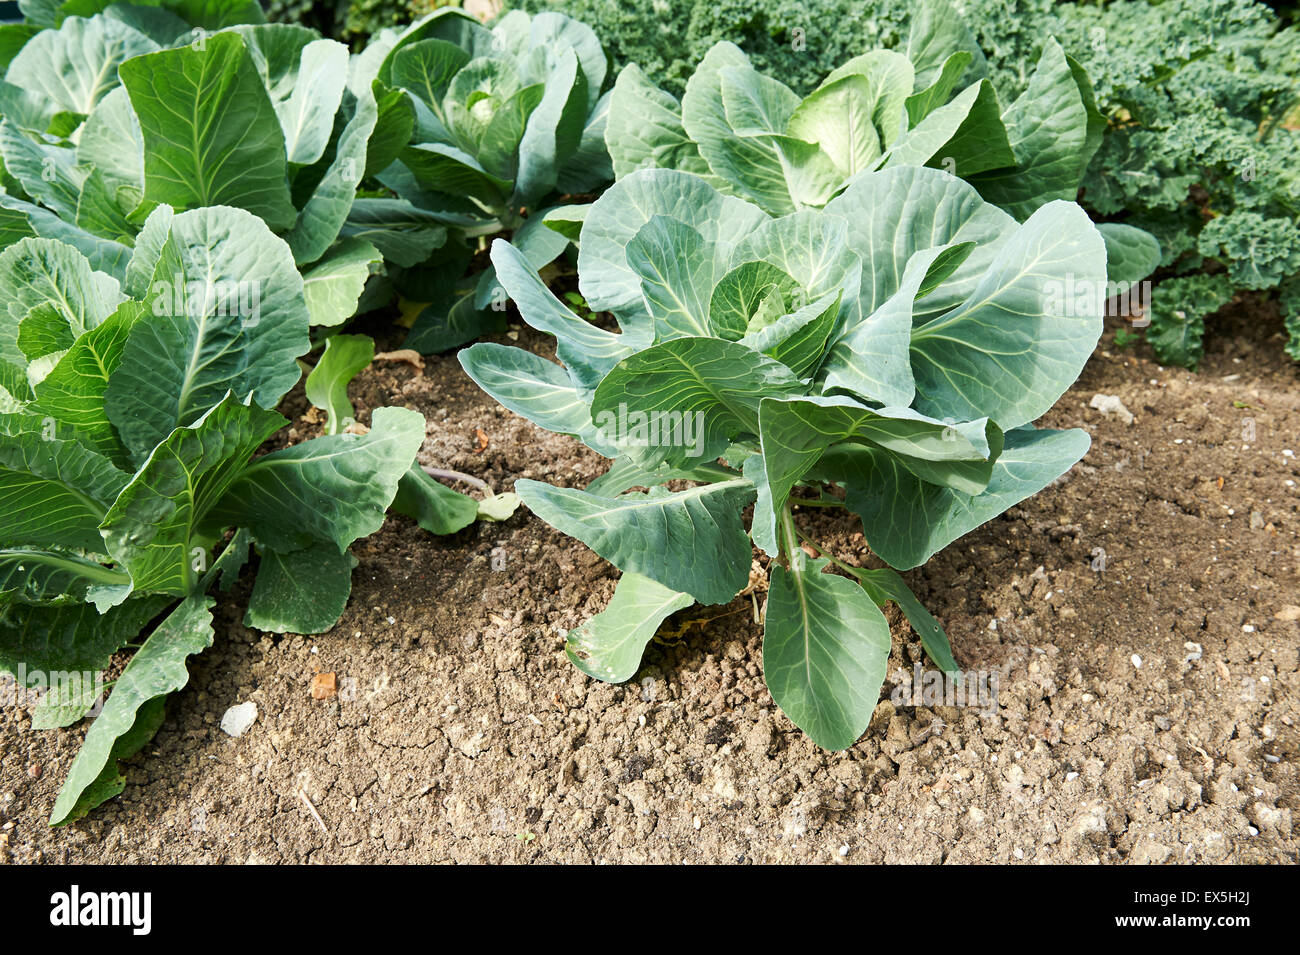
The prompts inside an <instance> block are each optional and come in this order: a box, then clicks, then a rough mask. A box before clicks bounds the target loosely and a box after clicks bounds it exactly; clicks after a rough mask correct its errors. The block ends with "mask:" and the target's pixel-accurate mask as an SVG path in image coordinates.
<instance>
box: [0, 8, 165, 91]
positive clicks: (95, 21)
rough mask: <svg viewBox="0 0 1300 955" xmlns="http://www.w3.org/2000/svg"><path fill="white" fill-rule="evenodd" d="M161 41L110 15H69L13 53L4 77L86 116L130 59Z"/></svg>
mask: <svg viewBox="0 0 1300 955" xmlns="http://www.w3.org/2000/svg"><path fill="white" fill-rule="evenodd" d="M157 49H158V45H157V44H156V43H154V42H153V41H152V40H150V39H149V38H148V37H146V36H144V35H143V34H141V33H139V32H137V31H136V30H133V29H132V28H131V27H129V26H127V25H126V24H125V23H121V22H119V21H117V20H112V19H109V18H108V17H94V18H92V19H89V20H84V19H82V18H81V17H76V16H73V17H68V18H67V19H66V20H64V21H63V22H62V24H61V25H60V26H59V28H58V29H57V30H43V31H41V32H40V33H38V34H37V35H36V36H34V37H32V38H31V39H30V40H29V41H28V42H27V44H26V45H25V46H24V47H23V48H22V50H21V51H19V53H18V55H17V56H15V57H14V59H13V62H12V63H10V64H9V70H8V72H7V73H6V74H5V81H6V82H9V83H13V84H14V85H16V86H19V87H21V88H23V89H27V90H31V91H32V92H34V93H37V94H40V95H42V96H44V97H46V98H48V99H49V101H50V102H51V103H52V104H53V105H54V106H55V108H56V109H57V110H59V111H62V112H67V113H80V114H82V115H85V114H87V113H89V112H90V111H91V110H92V109H94V108H95V105H96V104H97V103H99V101H100V100H102V99H103V98H104V97H105V96H106V95H107V94H108V92H109V90H111V89H113V87H115V86H116V85H117V70H118V67H119V66H121V65H122V64H123V63H124V62H125V61H126V60H128V59H130V58H131V57H133V56H138V55H140V54H142V53H152V52H153V51H155V50H157Z"/></svg>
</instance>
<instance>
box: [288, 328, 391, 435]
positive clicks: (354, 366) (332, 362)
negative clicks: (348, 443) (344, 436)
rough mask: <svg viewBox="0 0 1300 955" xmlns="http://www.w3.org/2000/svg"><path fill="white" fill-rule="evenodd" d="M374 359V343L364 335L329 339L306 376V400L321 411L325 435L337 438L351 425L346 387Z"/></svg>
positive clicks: (350, 412) (350, 403) (350, 405)
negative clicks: (324, 421)
mask: <svg viewBox="0 0 1300 955" xmlns="http://www.w3.org/2000/svg"><path fill="white" fill-rule="evenodd" d="M374 357H375V343H374V340H373V339H371V338H370V337H369V336H367V335H331V336H330V337H329V338H327V339H325V351H324V352H322V353H321V356H320V361H318V362H317V363H316V367H315V368H313V369H312V370H311V373H310V374H309V375H308V376H307V381H306V383H305V389H306V394H307V400H308V401H310V402H311V403H312V404H313V405H315V406H316V407H317V408H324V409H325V413H326V415H327V416H328V417H327V420H326V424H325V433H326V434H338V433H339V432H340V431H342V430H343V429H345V428H346V427H347V426H348V425H349V424H351V423H352V421H353V418H352V402H350V401H349V400H348V384H349V383H350V382H351V381H352V379H353V378H355V377H356V376H357V374H358V373H359V372H360V371H361V370H362V369H363V368H365V367H366V366H367V365H369V364H370V361H371V359H373V358H374Z"/></svg>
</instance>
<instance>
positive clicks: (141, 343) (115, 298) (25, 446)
mask: <svg viewBox="0 0 1300 955" xmlns="http://www.w3.org/2000/svg"><path fill="white" fill-rule="evenodd" d="M0 302H3V305H2V306H0V383H2V384H3V389H4V390H3V392H0V399H3V400H2V402H0V408H2V410H0V497H3V499H4V501H5V504H6V506H5V507H4V509H3V513H0V672H4V673H9V674H11V675H13V676H14V677H15V678H16V679H17V680H18V682H19V685H20V688H21V689H22V690H24V691H28V690H43V691H45V692H44V695H43V696H42V697H41V698H40V700H39V703H38V704H37V706H36V707H35V709H34V711H33V725H34V726H35V727H37V728H52V727H59V726H68V725H71V724H72V723H75V722H77V721H79V720H80V719H82V718H83V717H84V716H85V715H87V713H89V712H92V710H93V708H94V707H95V705H96V699H97V697H98V696H99V694H100V691H101V689H102V686H101V684H100V682H99V680H98V679H97V677H96V674H97V673H98V672H99V671H102V670H103V669H105V668H106V667H107V666H108V664H109V662H110V659H111V658H112V656H113V654H114V653H116V652H117V651H118V650H120V649H122V648H124V647H127V646H135V647H137V648H138V649H137V651H136V653H135V654H134V656H132V657H131V659H130V662H129V663H128V664H127V665H126V668H125V670H123V671H122V673H121V674H120V676H118V678H117V679H116V681H115V682H114V683H113V687H112V692H111V694H110V695H109V696H108V698H107V702H106V703H105V704H104V705H103V709H102V712H100V713H99V714H98V716H97V717H96V719H95V721H94V722H93V723H92V724H91V726H90V729H89V731H88V732H87V734H86V738H85V742H84V744H83V746H82V748H81V751H80V753H79V754H78V756H77V758H76V760H75V761H74V762H73V764H72V767H71V769H70V770H69V774H68V778H67V781H66V782H65V784H64V786H63V789H62V791H61V792H60V794H59V797H58V800H57V802H56V804H55V806H54V811H53V815H52V817H51V822H52V823H53V824H59V823H63V822H68V821H70V820H73V819H76V818H79V817H80V816H82V815H84V814H85V813H86V812H87V811H89V810H90V809H91V808H93V807H94V806H96V805H98V804H99V803H101V802H103V801H104V800H105V799H108V798H110V797H111V796H113V795H116V794H117V793H119V792H120V791H121V790H122V788H123V780H122V775H121V773H120V771H119V769H118V760H120V759H124V758H126V757H128V756H130V755H132V754H134V753H135V752H137V751H138V750H139V749H140V748H141V747H142V746H143V745H144V744H145V743H146V742H147V741H148V740H149V738H150V737H151V736H152V735H153V734H154V732H155V731H156V730H157V729H158V726H159V724H160V723H161V721H162V718H163V706H164V700H165V697H166V696H167V695H168V694H170V693H172V692H174V691H175V690H178V689H180V688H181V687H183V686H184V685H185V683H186V681H187V679H188V675H187V672H186V660H187V658H188V657H189V656H191V655H193V654H196V653H199V652H201V651H202V650H204V649H205V648H207V647H208V646H210V645H211V643H212V639H213V628H212V614H211V608H212V606H213V604H214V600H213V598H212V597H211V596H209V591H210V590H211V589H212V587H213V586H214V585H215V584H216V583H218V582H221V583H224V584H225V585H227V586H228V585H229V584H230V583H231V582H233V580H234V577H235V576H236V575H237V573H238V572H239V570H240V568H241V567H242V565H243V564H244V562H245V561H246V560H248V558H249V554H250V548H255V549H256V551H257V553H258V554H259V555H260V562H259V565H258V571H257V575H256V580H255V583H254V585H253V590H252V595H251V597H250V599H249V604H248V610H247V615H246V617H245V623H246V624H247V625H249V626H252V627H258V628H260V629H264V630H271V631H276V632H283V631H293V632H297V633H317V632H320V631H323V630H326V629H328V628H330V627H331V626H333V625H334V623H335V622H336V620H337V619H338V617H339V616H340V614H341V613H342V612H343V609H344V606H345V604H346V603H347V599H348V595H349V593H350V589H351V572H352V567H353V565H354V564H355V560H354V559H353V558H352V556H351V555H350V554H349V552H348V548H349V546H350V545H351V544H352V543H353V541H355V540H356V539H358V538H360V537H364V536H366V535H369V534H371V533H373V532H374V531H376V530H378V529H379V527H380V525H381V524H382V523H383V521H384V516H385V511H386V509H387V508H388V506H389V505H390V503H391V502H392V501H393V499H394V496H395V495H396V494H397V492H398V488H399V482H400V483H406V481H407V480H408V479H407V478H406V477H405V475H407V473H408V469H409V468H410V467H411V466H412V464H413V462H414V460H415V456H416V453H417V451H418V450H419V448H420V446H421V445H422V444H423V441H424V419H423V418H422V416H421V415H419V414H418V413H416V412H414V411H410V410H407V409H404V408H379V409H376V410H375V412H374V414H373V417H372V423H371V426H370V429H369V431H368V432H367V433H364V434H349V433H337V434H330V435H327V436H323V437H318V438H315V439H312V440H309V441H305V442H303V443H301V444H297V445H294V446H291V447H286V448H282V449H280V450H275V451H272V452H270V453H263V454H259V453H258V452H259V449H261V447H262V445H263V444H264V442H266V441H267V440H268V439H269V438H271V437H272V436H273V435H275V434H276V432H278V431H279V430H280V429H281V428H282V427H283V426H284V425H285V424H287V421H286V420H285V419H284V418H283V417H282V416H281V415H279V414H278V413H276V412H275V411H274V410H271V409H274V408H275V406H276V405H277V403H278V402H279V401H280V399H281V398H282V397H283V396H284V395H285V393H286V392H287V391H288V390H289V389H290V388H291V387H293V385H294V384H295V383H296V382H297V381H298V378H299V376H300V369H299V366H298V362H297V358H298V357H299V356H301V355H303V354H305V353H306V352H307V351H308V350H309V348H310V347H311V343H310V338H309V334H308V332H309V314H308V307H307V302H306V297H305V294H304V283H303V279H302V277H301V276H300V275H299V273H298V271H297V269H296V268H295V265H294V260H293V254H292V252H291V250H290V248H289V246H288V245H287V244H286V243H285V242H283V241H282V240H281V239H279V238H278V237H276V236H275V235H274V234H273V233H272V232H271V231H270V229H269V228H268V227H267V225H266V224H265V223H264V222H262V221H261V220H260V219H258V218H257V217H256V216H254V215H253V214H252V213H250V212H247V211H244V210H241V209H232V208H229V207H216V208H203V209H194V210H190V211H187V212H181V213H175V214H173V212H172V210H171V209H170V208H169V207H166V206H159V207H158V208H157V209H156V210H155V211H154V212H153V214H152V215H151V216H150V217H149V219H148V220H147V221H146V222H145V224H144V228H143V230H142V231H141V233H140V236H139V239H138V240H137V242H136V243H135V247H134V250H133V252H132V255H131V258H130V260H129V262H128V263H127V266H126V268H125V270H124V278H123V280H122V281H121V282H119V281H118V280H117V279H116V278H114V277H113V276H111V275H108V274H107V273H104V272H101V271H97V270H95V269H94V268H93V266H92V265H91V263H90V262H89V261H88V259H87V258H86V257H85V256H84V255H82V253H81V252H79V251H78V250H77V249H76V248H74V247H73V246H71V245H68V244H66V243H63V242H59V241H57V240H54V239H45V238H35V237H27V238H23V239H20V240H19V241H17V242H16V243H14V244H13V245H11V246H9V247H8V248H7V249H5V250H4V251H3V252H0ZM444 490H445V489H444ZM452 493H453V492H451V491H446V494H448V495H451V494H452ZM456 496H457V497H460V496H459V495H456ZM464 500H465V501H466V502H467V503H468V511H469V513H468V514H467V515H464V519H463V520H462V521H461V526H463V525H464V524H467V523H469V522H470V521H472V520H473V519H474V510H475V506H474V502H473V501H470V500H469V499H467V498H466V499H464Z"/></svg>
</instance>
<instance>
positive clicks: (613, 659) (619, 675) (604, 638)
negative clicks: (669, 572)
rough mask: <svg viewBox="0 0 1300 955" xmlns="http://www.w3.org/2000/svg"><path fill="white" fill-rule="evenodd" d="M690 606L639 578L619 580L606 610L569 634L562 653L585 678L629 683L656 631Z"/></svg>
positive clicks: (692, 600)
mask: <svg viewBox="0 0 1300 955" xmlns="http://www.w3.org/2000/svg"><path fill="white" fill-rule="evenodd" d="M693 603H695V598H694V597H692V596H691V595H690V594H684V593H679V592H678V591H675V590H669V589H668V588H667V587H664V586H663V585H662V584H658V583H655V582H654V581H653V580H651V579H650V578H649V577H642V576H641V575H640V574H624V575H623V576H622V577H621V578H619V581H618V586H617V587H616V588H615V589H614V596H613V598H612V599H611V600H610V602H609V605H608V606H607V607H606V608H605V609H604V610H602V611H601V612H600V613H598V614H596V615H595V616H594V617H589V618H588V619H587V620H585V621H583V622H582V623H581V624H580V625H579V626H577V627H575V628H574V629H572V630H570V631H569V633H568V636H567V637H566V638H565V646H564V652H565V654H566V655H567V656H568V658H569V660H571V661H572V662H573V665H574V666H576V667H577V668H578V669H579V670H581V671H582V672H583V673H585V674H587V676H591V677H595V678H596V679H597V680H604V681H605V682H606V683H622V682H623V681H625V680H630V679H631V678H632V677H633V675H635V673H636V671H637V669H638V668H639V667H640V666H641V655H642V654H643V653H645V648H646V644H647V643H649V642H650V640H651V638H652V637H654V635H655V631H656V630H658V629H659V625H660V624H661V623H663V621H664V619H665V618H666V617H667V616H668V615H669V614H671V613H674V612H675V611H678V610H683V609H685V608H686V607H689V606H690V605H691V604H693Z"/></svg>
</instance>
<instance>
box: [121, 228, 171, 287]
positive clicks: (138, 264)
mask: <svg viewBox="0 0 1300 955" xmlns="http://www.w3.org/2000/svg"><path fill="white" fill-rule="evenodd" d="M175 217H176V215H175V211H174V210H173V209H172V207H171V206H167V205H161V206H155V207H154V209H153V211H152V212H150V213H149V215H148V217H147V218H146V219H145V220H144V225H143V226H142V227H141V228H140V234H139V235H137V236H136V237H135V247H134V248H133V249H131V253H130V260H129V261H128V262H127V265H126V269H125V274H124V276H123V278H122V291H124V292H125V293H126V294H127V295H129V296H130V297H131V298H133V299H136V300H137V301H143V300H144V299H145V298H147V297H148V295H149V289H150V287H151V286H152V285H153V278H154V271H155V270H156V269H157V268H158V260H159V259H161V258H162V254H163V249H164V248H166V246H167V240H168V239H169V238H170V237H171V234H172V219H174V218H175Z"/></svg>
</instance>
